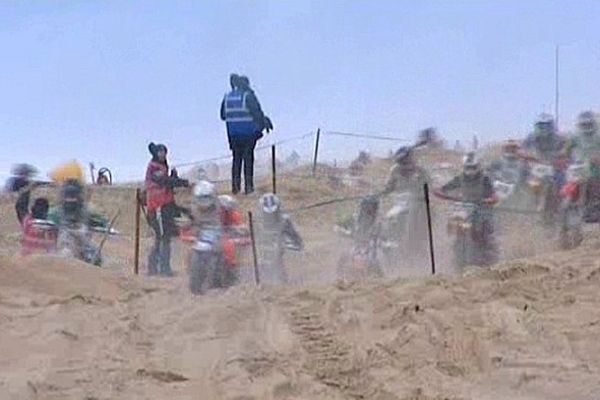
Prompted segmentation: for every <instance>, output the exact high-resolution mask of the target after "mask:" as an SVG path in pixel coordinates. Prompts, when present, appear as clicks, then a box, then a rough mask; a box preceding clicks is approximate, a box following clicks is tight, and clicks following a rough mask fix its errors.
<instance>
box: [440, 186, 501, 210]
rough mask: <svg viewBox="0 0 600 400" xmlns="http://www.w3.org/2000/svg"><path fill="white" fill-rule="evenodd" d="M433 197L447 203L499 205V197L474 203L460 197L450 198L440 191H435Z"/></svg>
mask: <svg viewBox="0 0 600 400" xmlns="http://www.w3.org/2000/svg"><path fill="white" fill-rule="evenodd" d="M433 195H434V196H435V197H437V198H438V199H441V200H447V201H455V202H457V203H470V204H477V205H480V204H485V205H490V206H491V205H494V204H496V203H498V197H497V196H493V197H488V198H485V199H483V200H481V201H480V202H473V201H465V200H464V199H461V198H460V197H455V196H450V195H449V194H447V193H444V192H443V191H442V190H440V189H436V190H434V191H433Z"/></svg>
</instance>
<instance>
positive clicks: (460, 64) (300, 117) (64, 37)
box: [0, 0, 600, 179]
mask: <svg viewBox="0 0 600 400" xmlns="http://www.w3.org/2000/svg"><path fill="white" fill-rule="evenodd" d="M599 21H600V2H598V1H581V0H578V1H534V0H528V1H521V0H519V1H398V0H391V1H384V0H377V1H373V0H365V1H358V0H357V1H336V0H327V1H299V0H298V1H282V0H276V1H223V0H218V1H208V0H204V1H95V2H92V1H80V2H77V1H4V2H0V49H1V52H2V57H1V58H0V90H1V93H2V94H1V95H0V132H1V134H2V138H3V143H2V146H0V176H4V177H5V176H6V173H7V172H8V169H9V168H10V165H11V164H12V163H15V162H22V161H27V162H30V163H33V164H35V165H37V166H38V167H39V168H40V169H42V170H43V171H46V170H47V169H48V168H49V167H51V166H53V165H56V164H58V163H59V162H61V161H63V160H66V159H71V158H76V159H79V160H80V161H82V162H85V163H87V162H88V161H96V162H97V164H98V165H106V166H109V167H111V168H112V169H113V171H114V172H115V174H116V175H117V176H118V177H120V178H121V179H131V178H135V177H138V176H142V175H143V172H144V169H145V164H146V162H147V160H148V156H149V155H148V152H147V149H146V148H147V144H148V142H149V141H150V140H154V141H158V142H164V143H166V144H167V145H168V146H169V149H170V158H171V162H172V163H178V162H186V161H191V160H198V159H203V158H209V157H211V156H215V155H222V154H227V143H226V139H225V129H224V124H223V123H222V122H221V121H220V120H219V113H218V111H219V105H220V102H221V99H222V97H223V94H224V93H225V91H226V90H227V88H228V76H229V73H231V72H239V73H244V74H247V75H248V76H249V77H250V79H251V81H252V84H253V86H254V87H255V89H256V92H257V94H258V96H259V99H260V100H261V102H262V104H263V108H264V109H265V111H266V112H267V114H268V115H270V116H271V117H272V119H273V122H274V124H275V126H276V131H275V134H274V136H273V140H279V139H285V138H288V137H292V136H296V135H299V134H303V133H306V132H309V131H312V130H315V129H316V128H317V127H321V128H324V129H330V130H338V131H348V132H370V133H386V134H390V135H395V136H398V137H406V138H412V137H414V135H415V132H416V131H417V130H418V129H419V128H421V127H424V126H428V125H435V126H437V127H438V128H439V130H440V132H441V133H442V134H443V135H444V136H446V137H447V138H448V139H449V140H450V141H453V140H454V139H457V138H458V139H467V138H470V137H471V136H472V135H473V134H478V135H479V136H480V138H481V139H483V140H497V139H500V138H503V137H507V136H517V137H518V136H523V135H525V134H526V132H527V130H528V129H529V128H530V126H531V124H532V122H533V119H534V118H535V116H536V114H538V113H540V112H542V111H548V112H552V111H553V109H554V106H553V104H554V48H555V45H557V44H558V45H560V49H561V50H560V51H561V127H562V128H563V129H568V128H570V126H571V125H572V123H573V120H574V118H575V116H576V114H577V113H578V112H579V111H581V110H583V109H587V108H593V109H596V110H597V109H598V108H599V103H600V100H599V93H600V79H598V77H599V76H600V74H599V71H600V57H599V56H600V41H598V38H600V23H599ZM348 141H349V140H348ZM338 142H339V141H338ZM354 142H355V141H353V144H354V147H356V146H358V145H357V144H356V143H354ZM304 145H305V147H308V146H309V145H308V144H304ZM386 145H389V144H386ZM365 146H366V147H368V146H370V145H369V144H367V143H366V142H365ZM354 147H353V149H354ZM328 151H329V153H328V154H330V155H332V154H333V150H332V149H328ZM336 151H337V150H336ZM339 151H342V149H340V150H339Z"/></svg>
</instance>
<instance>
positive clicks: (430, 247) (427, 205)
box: [423, 183, 435, 275]
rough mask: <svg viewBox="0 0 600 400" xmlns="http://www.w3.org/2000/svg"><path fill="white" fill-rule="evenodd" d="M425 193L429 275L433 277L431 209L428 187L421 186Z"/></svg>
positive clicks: (433, 255) (433, 258)
mask: <svg viewBox="0 0 600 400" xmlns="http://www.w3.org/2000/svg"><path fill="white" fill-rule="evenodd" d="M423 191H424V192H425V205H426V207H427V229H428V231H429V254H430V256H431V274H432V275H435V251H434V248H433V230H432V228H431V207H430V205H429V185H427V183H425V184H424V185H423Z"/></svg>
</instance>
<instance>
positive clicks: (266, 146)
mask: <svg viewBox="0 0 600 400" xmlns="http://www.w3.org/2000/svg"><path fill="white" fill-rule="evenodd" d="M314 135H315V133H314V132H310V133H305V134H303V135H298V136H294V137H290V138H286V139H282V140H278V141H275V142H274V143H269V144H263V145H260V146H257V147H256V149H255V151H262V150H267V149H270V148H271V146H273V145H275V146H281V145H283V144H286V143H290V142H293V141H300V140H304V139H307V138H310V137H312V136H314ZM230 159H231V154H227V155H222V156H218V157H213V158H207V159H203V160H198V161H189V162H185V163H179V164H175V165H173V167H175V168H182V167H192V166H195V165H201V164H205V163H209V162H215V161H224V160H230Z"/></svg>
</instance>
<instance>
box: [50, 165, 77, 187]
mask: <svg viewBox="0 0 600 400" xmlns="http://www.w3.org/2000/svg"><path fill="white" fill-rule="evenodd" d="M48 176H49V177H50V179H52V180H53V181H54V182H56V183H63V182H65V181H67V180H71V179H75V180H77V181H79V182H80V183H81V184H85V178H84V176H83V168H82V167H81V164H79V163H78V162H77V161H75V160H73V161H69V162H67V163H65V164H61V165H59V166H58V167H56V168H54V169H53V170H52V171H50V173H48Z"/></svg>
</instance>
